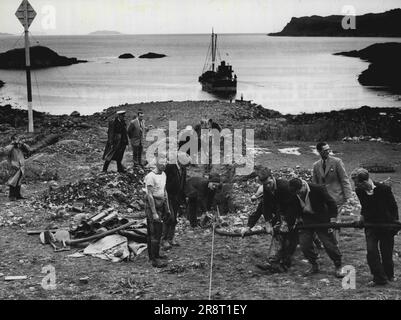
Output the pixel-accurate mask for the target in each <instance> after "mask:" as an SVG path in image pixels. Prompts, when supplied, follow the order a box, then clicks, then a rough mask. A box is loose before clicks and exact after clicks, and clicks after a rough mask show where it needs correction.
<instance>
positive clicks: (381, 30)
mask: <svg viewBox="0 0 401 320" xmlns="http://www.w3.org/2000/svg"><path fill="white" fill-rule="evenodd" d="M343 19H344V16H343V15H331V16H327V17H321V16H316V15H314V16H311V17H300V18H295V17H293V18H292V19H291V21H290V22H289V23H288V24H287V25H286V26H285V27H284V29H283V30H282V31H280V32H275V33H269V34H268V35H269V36H285V37H401V9H394V10H390V11H386V12H383V13H369V14H364V15H360V16H356V17H355V19H356V29H344V28H343V27H342V20H343Z"/></svg>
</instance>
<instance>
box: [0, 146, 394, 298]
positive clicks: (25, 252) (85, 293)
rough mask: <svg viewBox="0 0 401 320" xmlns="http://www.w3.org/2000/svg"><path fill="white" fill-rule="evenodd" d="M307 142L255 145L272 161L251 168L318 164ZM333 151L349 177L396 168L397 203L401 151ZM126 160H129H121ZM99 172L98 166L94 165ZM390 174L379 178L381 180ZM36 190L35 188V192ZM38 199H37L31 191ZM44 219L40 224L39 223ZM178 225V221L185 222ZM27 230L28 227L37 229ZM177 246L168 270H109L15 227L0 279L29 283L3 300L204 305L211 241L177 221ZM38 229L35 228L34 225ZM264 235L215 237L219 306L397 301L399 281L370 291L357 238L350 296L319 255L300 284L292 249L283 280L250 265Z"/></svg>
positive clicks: (260, 254)
mask: <svg viewBox="0 0 401 320" xmlns="http://www.w3.org/2000/svg"><path fill="white" fill-rule="evenodd" d="M310 145H312V143H310V144H309V143H302V144H301V145H300V144H299V143H296V142H293V143H291V142H286V143H285V144H283V143H280V144H275V143H273V142H259V143H258V146H260V147H263V148H269V149H270V150H271V151H272V153H271V154H260V155H257V157H256V160H257V163H262V164H264V165H268V166H270V167H272V168H273V169H277V168H279V167H283V166H288V167H295V166H297V165H299V166H301V167H305V168H308V167H310V165H311V163H312V162H313V161H314V160H315V159H316V158H317V157H316V155H314V154H313V153H311V152H310V150H311V148H310V147H309V146H310ZM295 146H297V147H300V152H301V154H302V155H301V156H297V155H287V154H281V153H279V152H277V150H278V149H279V148H285V147H295ZM332 148H333V149H334V150H335V151H336V152H337V153H338V155H339V156H340V157H341V158H342V159H343V160H344V163H345V164H346V167H347V170H348V171H350V170H351V169H352V168H354V167H355V166H357V165H358V164H359V162H360V160H361V159H366V158H367V157H371V156H374V154H375V153H376V154H377V155H380V156H381V157H385V158H386V159H388V160H392V161H393V163H395V162H397V166H398V170H397V173H396V174H391V178H392V181H393V190H394V193H395V195H396V198H397V202H398V203H401V202H400V200H401V199H400V194H401V193H400V192H401V185H400V174H399V165H400V159H399V152H400V151H401V146H400V145H386V144H377V143H368V142H366V143H358V144H354V143H350V144H349V143H332ZM127 160H128V159H127ZM93 165H94V166H99V165H100V162H99V163H96V164H93ZM387 177H388V174H384V175H377V176H376V178H377V179H385V178H387ZM32 187H33V186H29V185H28V186H27V190H26V192H27V194H28V195H30V196H33V197H34V196H35V194H34V193H32ZM35 187H36V186H35ZM36 192H39V190H38V189H36ZM0 201H1V202H0V203H1V204H2V208H5V210H4V209H2V214H4V213H5V212H6V213H9V212H12V213H13V214H14V215H15V216H18V215H19V214H22V215H24V216H26V215H31V214H32V215H33V214H35V215H40V214H41V213H40V212H35V211H34V210H32V209H31V208H29V207H26V206H25V205H24V203H23V202H21V203H8V202H7V198H6V197H5V196H4V194H2V197H1V199H0ZM41 220H42V221H43V219H38V222H37V223H40V222H41ZM183 220H184V219H183ZM37 223H33V226H35V225H37ZM180 224H181V225H182V227H181V228H180V232H179V233H178V234H177V240H178V241H179V242H180V243H181V246H180V247H177V248H173V249H172V250H170V251H169V252H168V253H167V254H168V256H169V259H170V260H169V267H168V268H166V269H164V270H163V269H161V270H160V269H155V268H152V267H151V266H150V264H149V262H148V261H147V256H146V252H143V253H142V254H140V255H139V256H138V257H137V258H136V259H135V260H134V261H131V262H121V263H111V262H107V261H103V260H100V259H97V258H93V257H82V258H68V257H67V255H68V254H71V253H73V252H74V251H72V252H60V253H54V252H53V251H52V249H51V247H48V246H43V245H41V244H40V242H39V239H38V237H37V236H28V235H26V232H25V230H24V229H21V228H19V227H2V228H1V238H0V239H1V242H0V250H1V256H2V258H1V261H0V273H2V274H4V275H26V276H28V279H27V280H21V281H11V282H5V281H2V284H1V286H0V298H1V299H207V297H208V284H209V266H210V255H211V240H212V234H211V231H210V229H198V230H195V231H192V230H190V228H189V227H188V226H187V225H186V223H185V221H181V222H180ZM37 226H39V225H37ZM269 241H270V236H267V235H264V236H252V237H247V238H244V239H238V238H226V237H222V236H218V235H216V238H215V251H214V252H215V255H214V266H213V290H212V292H213V297H214V299H216V300H219V299H399V298H400V290H399V288H400V284H401V282H400V280H398V281H397V282H395V283H393V284H392V285H390V286H388V287H385V288H368V287H367V286H366V284H367V282H368V281H369V280H370V274H369V270H368V267H367V265H366V258H365V254H366V252H365V242H364V236H363V232H362V231H360V230H357V231H356V230H353V229H348V230H345V231H342V232H341V236H340V245H341V250H342V253H343V256H344V258H343V260H344V264H347V265H352V266H354V267H355V268H356V289H355V290H343V289H342V286H341V280H338V279H335V278H334V277H333V276H332V275H331V274H330V272H331V271H332V265H331V262H330V261H329V260H328V258H327V256H326V254H325V253H324V251H322V252H321V253H320V254H321V257H322V270H323V271H322V273H321V274H319V275H316V276H313V277H311V278H304V277H303V276H302V273H303V271H305V269H307V267H308V265H307V263H306V262H305V261H304V260H303V257H302V253H301V252H300V251H299V249H297V252H296V255H295V259H294V260H295V264H294V266H293V267H292V268H291V270H290V272H288V273H286V274H276V275H267V274H264V273H263V272H261V271H259V270H258V269H257V268H256V267H255V263H258V262H261V261H263V260H264V259H265V258H266V253H267V251H268V247H269ZM399 250H400V240H399V238H397V241H396V254H395V256H394V260H395V269H396V273H397V274H399V269H400V267H401V263H400V258H399V256H398V253H399V252H400V251H399ZM49 264H51V265H52V266H54V267H55V270H56V284H57V288H56V289H55V290H44V289H42V287H41V285H40V284H41V282H42V279H43V278H44V276H45V274H42V273H41V271H42V268H43V267H44V266H46V265H49ZM85 276H88V277H89V282H88V284H81V283H80V282H79V278H81V277H85Z"/></svg>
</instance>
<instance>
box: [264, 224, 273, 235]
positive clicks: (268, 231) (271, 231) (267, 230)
mask: <svg viewBox="0 0 401 320" xmlns="http://www.w3.org/2000/svg"><path fill="white" fill-rule="evenodd" d="M265 230H266V232H267V233H268V234H273V227H272V225H271V224H270V222H266V225H265Z"/></svg>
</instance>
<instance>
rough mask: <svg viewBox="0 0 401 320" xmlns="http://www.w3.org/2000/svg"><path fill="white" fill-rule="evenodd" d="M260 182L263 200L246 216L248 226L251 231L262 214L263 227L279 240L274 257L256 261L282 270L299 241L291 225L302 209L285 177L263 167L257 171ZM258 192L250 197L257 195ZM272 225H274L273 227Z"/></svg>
mask: <svg viewBox="0 0 401 320" xmlns="http://www.w3.org/2000/svg"><path fill="white" fill-rule="evenodd" d="M258 178H259V181H260V182H261V183H262V186H263V193H262V201H261V202H260V203H259V205H258V208H257V210H256V211H255V212H254V213H252V214H251V215H250V216H249V219H248V228H246V229H245V230H243V231H242V234H243V235H244V234H245V232H247V231H250V230H251V229H252V227H253V226H254V225H255V224H256V222H257V221H258V220H259V218H260V216H261V215H262V214H263V216H264V218H265V221H266V224H267V226H266V231H267V232H268V233H271V232H273V239H272V241H274V240H275V241H277V242H278V243H279V248H278V250H277V252H276V253H275V255H274V256H273V257H268V258H269V262H268V263H267V264H258V265H256V266H257V267H258V268H260V269H262V270H265V271H270V272H285V271H287V270H288V268H290V267H291V264H292V256H293V254H294V252H295V249H296V247H297V244H298V235H297V231H296V230H294V225H295V221H296V219H297V217H298V216H299V215H300V213H301V207H300V205H299V203H298V201H297V198H296V196H295V195H294V194H292V193H291V192H290V188H289V183H288V181H287V180H284V179H275V178H274V177H273V174H272V171H271V170H270V169H265V170H262V171H261V172H260V173H259V174H258ZM258 193H259V194H260V191H258V192H257V194H256V195H255V196H253V197H252V198H251V200H255V199H256V198H257V197H258ZM272 226H273V227H272Z"/></svg>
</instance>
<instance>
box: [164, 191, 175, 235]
mask: <svg viewBox="0 0 401 320" xmlns="http://www.w3.org/2000/svg"><path fill="white" fill-rule="evenodd" d="M177 197H178V196H175V195H171V197H170V199H169V200H170V211H171V214H172V216H171V217H170V218H169V219H167V221H165V222H164V221H163V235H162V240H165V241H172V240H173V239H174V235H175V226H176V225H177V215H178V209H179V202H178V199H177Z"/></svg>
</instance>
